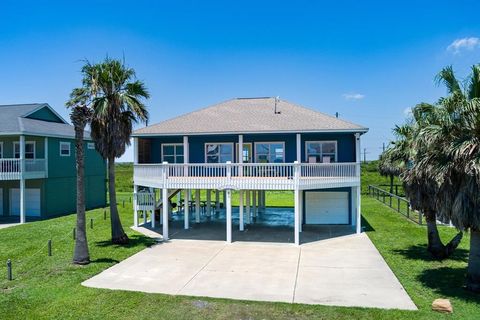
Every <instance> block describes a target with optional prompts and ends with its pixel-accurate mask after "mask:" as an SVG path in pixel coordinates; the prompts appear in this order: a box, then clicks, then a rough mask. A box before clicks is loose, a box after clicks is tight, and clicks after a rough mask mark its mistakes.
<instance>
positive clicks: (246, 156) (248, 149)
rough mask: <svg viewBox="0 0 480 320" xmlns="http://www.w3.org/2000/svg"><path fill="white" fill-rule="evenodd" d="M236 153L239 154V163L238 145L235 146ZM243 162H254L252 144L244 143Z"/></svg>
mask: <svg viewBox="0 0 480 320" xmlns="http://www.w3.org/2000/svg"><path fill="white" fill-rule="evenodd" d="M235 151H236V153H237V156H236V159H237V162H239V158H238V156H239V152H238V143H236V144H235ZM242 160H243V163H250V162H252V144H251V143H250V142H244V143H243V152H242Z"/></svg>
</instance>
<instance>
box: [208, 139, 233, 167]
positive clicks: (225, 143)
mask: <svg viewBox="0 0 480 320" xmlns="http://www.w3.org/2000/svg"><path fill="white" fill-rule="evenodd" d="M209 144H219V145H220V144H223V145H227V144H228V145H230V146H231V147H232V160H231V161H232V162H233V161H235V144H234V143H233V142H205V146H204V153H205V154H204V156H205V158H203V159H204V161H205V163H215V162H207V145H209ZM218 156H219V157H218V160H220V154H219V155H218ZM217 163H222V162H217Z"/></svg>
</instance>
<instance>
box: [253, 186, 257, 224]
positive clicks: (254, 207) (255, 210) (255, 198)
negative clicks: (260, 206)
mask: <svg viewBox="0 0 480 320" xmlns="http://www.w3.org/2000/svg"><path fill="white" fill-rule="evenodd" d="M252 209H253V216H254V217H255V218H256V217H257V190H252Z"/></svg>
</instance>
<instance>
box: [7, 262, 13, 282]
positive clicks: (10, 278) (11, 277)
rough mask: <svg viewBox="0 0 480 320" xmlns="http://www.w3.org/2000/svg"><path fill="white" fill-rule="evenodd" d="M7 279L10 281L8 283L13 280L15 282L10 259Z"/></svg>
mask: <svg viewBox="0 0 480 320" xmlns="http://www.w3.org/2000/svg"><path fill="white" fill-rule="evenodd" d="M7 279H8V281H12V280H13V276H12V260H10V259H8V260H7Z"/></svg>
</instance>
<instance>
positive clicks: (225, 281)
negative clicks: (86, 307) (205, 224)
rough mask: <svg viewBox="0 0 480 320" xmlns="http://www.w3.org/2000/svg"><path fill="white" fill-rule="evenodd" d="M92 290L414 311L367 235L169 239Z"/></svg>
mask: <svg viewBox="0 0 480 320" xmlns="http://www.w3.org/2000/svg"><path fill="white" fill-rule="evenodd" d="M83 285H85V286H87V287H95V288H107V289H121V290H131V291H143V292H155V293H165V294H173V295H188V296H207V297H217V298H231V299H241V300H258V301H280V302H290V303H292V302H293V303H306V304H322V305H336V306H359V307H374V308H389V309H390V308H395V309H408V310H416V306H415V304H414V303H413V302H412V300H411V299H410V297H409V296H408V295H407V293H406V292H405V290H404V289H403V287H402V285H401V284H400V283H399V282H398V280H397V278H396V277H395V275H394V274H393V273H392V271H391V270H390V268H389V267H388V265H387V264H386V263H385V261H384V260H383V258H382V257H381V255H380V254H379V252H378V251H377V249H376V248H375V246H374V245H373V244H372V242H371V241H370V239H369V238H368V237H367V235H366V234H360V235H349V236H344V237H340V238H335V239H330V240H323V241H318V242H314V243H309V244H305V245H302V246H299V247H296V246H294V245H291V244H273V243H252V242H249V243H248V242H234V243H232V244H226V243H225V242H223V241H201V240H172V241H168V242H165V243H159V244H158V245H155V246H153V247H151V248H147V249H145V250H143V251H141V252H139V253H137V254H136V255H134V256H132V257H130V258H128V259H126V260H124V261H122V262H120V263H119V264H117V265H115V266H113V267H111V268H109V269H107V270H105V271H103V272H102V273H100V274H99V275H97V276H95V277H93V278H91V279H89V280H87V281H85V282H84V283H83Z"/></svg>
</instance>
